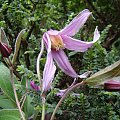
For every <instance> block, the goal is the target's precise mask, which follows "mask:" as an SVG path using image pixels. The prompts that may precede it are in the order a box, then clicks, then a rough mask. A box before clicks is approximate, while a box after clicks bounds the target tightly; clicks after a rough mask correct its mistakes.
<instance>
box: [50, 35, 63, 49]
mask: <svg viewBox="0 0 120 120" xmlns="http://www.w3.org/2000/svg"><path fill="white" fill-rule="evenodd" d="M50 40H51V47H52V48H53V49H56V50H59V49H63V48H64V46H65V45H64V43H63V40H62V38H61V37H60V36H59V35H50Z"/></svg>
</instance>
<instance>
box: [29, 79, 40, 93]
mask: <svg viewBox="0 0 120 120" xmlns="http://www.w3.org/2000/svg"><path fill="white" fill-rule="evenodd" d="M30 86H31V88H32V89H33V90H35V91H40V86H38V85H36V84H35V83H34V81H31V82H30Z"/></svg>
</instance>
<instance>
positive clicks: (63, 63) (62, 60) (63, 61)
mask: <svg viewBox="0 0 120 120" xmlns="http://www.w3.org/2000/svg"><path fill="white" fill-rule="evenodd" d="M52 55H53V58H54V59H55V61H56V63H57V64H58V66H59V67H60V69H61V70H62V71H63V72H64V73H65V74H67V75H69V76H71V77H73V78H76V77H78V75H77V73H76V72H75V71H74V69H73V68H72V66H71V64H70V62H69V60H68V58H67V56H66V55H65V53H64V51H63V50H58V51H56V50H52Z"/></svg>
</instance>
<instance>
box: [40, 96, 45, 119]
mask: <svg viewBox="0 0 120 120" xmlns="http://www.w3.org/2000/svg"><path fill="white" fill-rule="evenodd" d="M41 120H45V98H42V117H41Z"/></svg>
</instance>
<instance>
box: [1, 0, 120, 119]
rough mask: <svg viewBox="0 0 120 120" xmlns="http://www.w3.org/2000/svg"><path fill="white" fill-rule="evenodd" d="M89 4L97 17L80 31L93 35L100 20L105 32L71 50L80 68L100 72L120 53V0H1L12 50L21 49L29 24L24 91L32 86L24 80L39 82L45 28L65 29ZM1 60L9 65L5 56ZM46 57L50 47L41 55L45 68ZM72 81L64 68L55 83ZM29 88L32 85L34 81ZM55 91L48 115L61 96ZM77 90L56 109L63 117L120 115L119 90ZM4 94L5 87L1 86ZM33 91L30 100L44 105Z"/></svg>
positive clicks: (21, 67)
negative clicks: (81, 47) (84, 49)
mask: <svg viewBox="0 0 120 120" xmlns="http://www.w3.org/2000/svg"><path fill="white" fill-rule="evenodd" d="M85 8H88V9H89V10H90V11H91V12H92V13H93V16H94V19H93V18H92V17H90V18H89V20H88V21H87V23H86V24H85V26H84V28H82V29H81V30H80V31H79V33H78V34H77V35H76V36H75V37H76V38H79V39H82V40H87V41H91V40H92V36H93V31H94V29H95V26H98V29H99V31H100V32H101V38H100V40H99V42H98V43H96V44H95V45H94V46H93V47H92V48H91V49H89V50H88V51H87V52H85V53H75V52H71V51H66V53H67V54H68V56H69V60H70V62H71V64H72V66H73V67H74V69H75V70H76V71H77V73H80V74H82V73H83V72H86V71H88V70H91V71H93V72H97V71H98V70H101V69H102V68H105V67H106V66H108V65H110V64H112V63H114V62H115V61H117V60H119V59H120V22H119V21H120V15H119V14H120V1H119V0H111V1H108V0H104V1H102V0H0V27H3V28H4V30H5V32H6V35H7V38H8V40H9V43H10V45H11V47H12V51H14V49H15V48H14V47H15V41H16V38H17V35H18V33H19V32H20V31H21V30H22V29H26V33H25V34H24V36H23V37H22V42H21V46H20V50H19V56H18V58H17V62H16V64H15V69H16V72H15V75H16V76H17V79H18V80H19V83H18V85H23V86H22V87H21V86H20V87H18V91H19V93H22V94H23V93H25V92H26V89H25V88H24V81H26V80H28V81H30V80H35V81H36V83H38V80H37V77H36V68H35V66H36V59H37V55H38V53H39V50H40V41H41V38H42V35H43V33H44V32H45V31H46V30H48V29H50V28H53V29H58V30H60V29H61V28H63V27H64V26H65V25H66V24H68V23H69V22H70V21H71V20H72V18H73V17H74V16H75V15H77V14H78V13H79V12H80V11H81V10H83V9H85ZM11 57H12V55H11ZM0 60H1V62H2V63H4V64H5V65H6V63H5V61H4V59H3V58H2V57H0ZM45 60H46V51H45V52H44V54H43V57H42V59H41V66H42V67H41V72H42V70H43V68H44V64H45ZM79 81H80V80H79ZM71 82H72V79H71V78H70V77H68V76H66V75H65V74H64V73H62V72H61V71H58V72H57V73H56V77H55V80H54V83H53V85H54V86H55V88H60V89H64V88H66V87H67V86H68V85H70V83H71ZM23 88H24V89H23ZM28 89H29V90H30V91H32V90H31V89H30V87H29V88H28ZM55 93H56V89H54V90H52V91H51V92H50V93H49V95H48V98H47V102H48V105H47V106H48V107H47V114H46V119H48V118H49V115H50V113H51V112H52V110H53V109H54V106H55V104H56V103H57V101H58V100H59V97H57V96H56V94H55ZM75 93H77V94H79V95H74V94H71V95H69V97H67V98H66V99H65V101H64V102H63V104H62V105H61V107H60V109H59V111H58V113H57V115H56V119H57V120H59V119H64V120H66V119H69V120H76V119H78V120H79V119H82V120H88V119H90V120H119V119H120V94H119V93H110V92H105V91H104V90H101V89H99V88H91V87H89V86H86V87H84V88H82V90H75ZM1 94H3V93H2V92H1ZM29 97H30V98H29V99H30V104H31V105H32V106H34V109H35V111H36V110H39V111H40V110H41V102H40V100H39V96H38V93H34V92H33V91H32V92H31V93H29ZM2 108H3V107H2V106H1V109H2ZM8 109H10V108H8ZM33 113H34V112H33ZM63 114H64V115H63ZM29 117H31V114H29V115H28V116H27V118H29ZM47 117H48V118H47ZM38 118H39V116H38ZM36 119H37V118H36Z"/></svg>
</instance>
